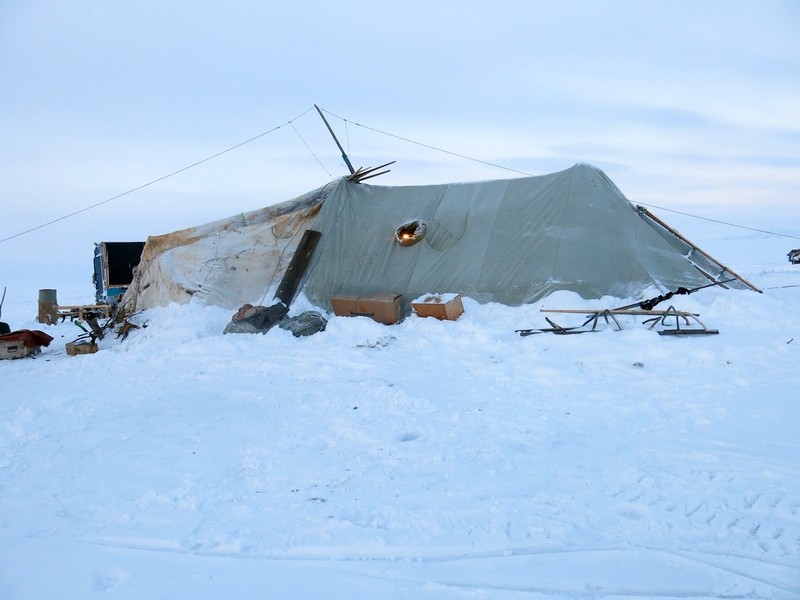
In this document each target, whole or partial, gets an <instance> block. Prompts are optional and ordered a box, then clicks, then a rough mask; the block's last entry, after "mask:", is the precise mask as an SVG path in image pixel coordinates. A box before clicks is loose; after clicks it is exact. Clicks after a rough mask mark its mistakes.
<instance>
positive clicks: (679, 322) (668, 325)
mask: <svg viewBox="0 0 800 600" xmlns="http://www.w3.org/2000/svg"><path fill="white" fill-rule="evenodd" d="M540 312H543V313H560V314H579V315H584V316H585V317H586V318H585V320H584V321H583V323H581V324H580V325H576V326H573V327H564V326H562V325H559V324H558V323H556V322H555V321H553V320H552V319H550V318H549V317H545V320H546V321H547V322H548V324H549V325H550V327H544V328H537V329H516V330H515V332H516V333H518V334H520V336H523V337H524V336H528V335H535V334H537V333H554V334H556V335H571V334H577V333H591V332H596V331H600V329H598V326H599V325H601V319H603V322H605V323H606V324H609V325H611V326H612V327H613V328H614V329H615V330H616V331H622V329H623V327H622V324H621V323H620V322H619V319H617V317H618V316H632V317H642V316H643V317H648V318H646V319H645V320H644V321H643V324H645V325H648V326H649V327H648V328H649V329H655V328H656V327H665V328H664V329H658V330H657V331H658V334H659V335H713V334H718V333H719V331H717V330H716V329H709V328H708V327H706V326H705V324H704V323H703V322H702V321H701V320H700V319H699V318H698V317H699V316H700V315H698V314H697V313H690V312H686V311H683V310H677V309H676V308H675V307H674V306H670V307H669V308H667V309H666V310H643V309H609V308H605V309H597V310H594V309H581V308H574V309H571V308H565V309H551V308H543V309H541V311H540Z"/></svg>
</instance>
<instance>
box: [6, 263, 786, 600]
mask: <svg viewBox="0 0 800 600" xmlns="http://www.w3.org/2000/svg"><path fill="white" fill-rule="evenodd" d="M758 283H760V284H761V285H763V286H764V287H765V288H767V290H766V293H765V294H763V295H760V294H756V293H753V292H747V291H725V290H721V289H709V290H704V291H703V292H702V293H698V294H696V295H692V296H690V297H683V298H681V299H680V308H682V309H685V310H691V311H694V312H699V313H701V315H702V318H703V319H704V321H705V322H707V323H708V324H709V325H710V326H713V327H715V328H718V329H719V330H720V335H718V336H704V337H693V338H691V339H687V338H665V337H660V336H658V334H657V333H655V332H653V331H649V330H647V329H646V328H645V327H642V326H641V325H636V324H635V323H633V322H627V321H626V322H625V323H624V325H625V329H624V330H623V331H620V332H616V331H611V330H608V331H603V332H600V333H596V334H587V335H581V336H554V335H538V336H532V337H527V338H522V337H520V336H519V335H517V334H516V333H514V330H515V329H519V328H521V327H535V326H538V325H543V324H544V323H543V318H542V315H541V314H540V313H539V308H541V307H548V308H566V307H587V306H592V307H595V306H600V305H603V306H604V305H606V304H608V305H610V306H616V305H619V304H620V303H622V304H624V303H625V302H624V301H622V302H621V301H620V300H619V299H604V300H602V301H592V302H588V301H584V300H581V299H580V298H578V297H577V296H576V295H574V294H571V293H566V292H564V293H559V294H555V295H552V296H550V297H548V298H547V299H546V300H545V301H544V302H543V303H540V304H537V305H530V306H523V307H517V308H510V307H506V306H502V305H499V304H489V305H480V304H478V303H476V302H474V301H472V300H471V299H469V298H464V299H463V303H464V309H465V312H464V314H463V315H462V316H461V317H460V318H459V319H458V321H438V320H435V319H422V318H417V317H413V316H412V317H409V318H407V319H406V320H405V321H404V322H403V323H401V324H399V325H396V326H390V327H387V326H383V325H380V324H377V323H375V322H373V321H371V320H369V319H367V318H340V317H335V318H331V319H330V321H329V323H328V328H327V330H326V331H325V332H323V333H320V334H317V335H314V336H311V337H306V338H296V337H294V336H293V335H292V334H291V332H289V331H284V330H281V329H278V328H275V329H273V330H271V331H270V332H269V333H268V334H267V335H223V334H222V330H223V328H224V327H225V324H226V323H227V322H228V321H229V319H230V316H231V312H230V311H229V310H225V309H219V308H209V307H202V306H199V305H195V304H189V305H185V306H177V305H171V306H168V307H164V308H159V309H154V310H151V311H148V312H147V313H145V314H144V315H142V316H141V317H142V319H143V321H145V320H146V322H147V324H148V326H147V327H146V328H143V329H139V330H134V331H132V332H131V334H130V336H129V337H128V339H127V340H125V341H124V342H123V341H119V340H114V339H106V340H103V341H102V342H101V343H100V344H101V350H100V352H98V353H97V354H94V355H87V356H78V357H68V356H66V354H65V352H64V344H65V343H66V342H68V341H71V339H73V338H74V337H75V335H76V334H77V333H80V332H79V331H77V329H76V328H75V327H74V325H71V324H70V323H69V322H67V323H64V324H59V325H58V326H53V327H47V331H48V333H50V334H51V335H53V336H54V337H55V338H56V339H55V341H54V342H53V343H52V344H51V346H50V347H49V348H46V349H44V351H43V352H42V354H41V355H39V357H38V358H36V359H24V360H17V361H0V378H2V380H3V394H2V396H3V399H2V402H0V481H1V482H2V488H3V490H4V491H3V494H2V496H0V536H1V537H2V540H3V543H2V545H0V548H2V549H1V550H0V596H2V597H7V598H34V597H35V598H46V597H64V598H85V597H95V596H98V597H99V596H102V597H110V598H193V599H197V598H219V597H223V596H224V597H276V598H280V597H306V598H311V597H319V598H322V597H324V598H349V599H353V598H377V597H380V598H398V599H399V598H409V597H422V598H476V597H477V598H547V599H553V598H641V597H658V598H774V599H790V598H797V597H798V596H800V566H799V565H800V478H798V470H797V465H798V458H799V457H800V443H798V440H797V431H796V424H797V423H798V422H800V408H798V402H797V394H796V390H797V389H800V376H799V375H798V369H797V364H798V348H800V335H798V334H799V333H800V330H799V329H798V325H799V324H800V316H798V314H797V310H796V307H797V305H798V304H797V300H798V292H797V289H798V288H796V287H784V286H788V285H796V284H797V283H798V281H797V274H796V272H789V271H787V270H784V271H782V272H778V271H772V272H769V273H767V272H763V276H761V277H759V280H758ZM31 306H32V305H31V304H14V303H10V302H7V306H6V307H4V320H7V321H9V322H12V323H13V324H14V326H15V328H22V327H28V328H41V327H42V326H40V325H38V324H36V323H34V322H33V318H32V317H33V314H34V313H33V312H31V311H30V309H31ZM307 308H310V306H308V305H306V304H305V302H304V301H302V300H301V301H300V302H299V304H298V305H297V306H296V307H295V308H294V311H293V312H296V311H301V310H305V309H307Z"/></svg>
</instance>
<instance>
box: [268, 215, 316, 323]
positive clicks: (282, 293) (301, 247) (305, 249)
mask: <svg viewBox="0 0 800 600" xmlns="http://www.w3.org/2000/svg"><path fill="white" fill-rule="evenodd" d="M321 235H322V234H321V233H320V232H319V231H315V230H313V229H306V230H305V232H303V238H302V239H301V240H300V243H299V244H298V245H297V250H295V251H294V256H292V260H291V261H290V262H289V266H288V267H287V268H286V272H285V273H284V274H283V278H282V279H281V282H280V284H279V285H278V291H277V292H275V299H276V300H280V301H281V302H282V303H283V305H284V306H286V307H287V308H288V307H289V305H291V303H292V300H294V296H295V294H296V293H297V287H298V285H299V284H300V279H301V278H302V277H303V274H304V273H305V272H306V267H308V262H309V260H311V255H312V254H313V253H314V248H316V247H317V242H318V241H319V238H320V236H321Z"/></svg>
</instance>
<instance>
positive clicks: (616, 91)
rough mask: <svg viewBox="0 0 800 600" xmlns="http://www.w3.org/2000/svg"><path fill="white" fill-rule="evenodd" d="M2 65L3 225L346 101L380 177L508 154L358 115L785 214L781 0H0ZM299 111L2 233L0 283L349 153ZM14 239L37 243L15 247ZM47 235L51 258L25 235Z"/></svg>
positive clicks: (321, 178)
mask: <svg viewBox="0 0 800 600" xmlns="http://www.w3.org/2000/svg"><path fill="white" fill-rule="evenodd" d="M0 80H1V81H2V82H3V86H2V88H3V91H2V93H0V205H2V207H3V213H4V214H3V218H2V220H0V239H2V238H6V237H9V236H12V235H15V234H17V233H18V232H20V231H24V230H26V229H28V228H31V227H35V226H37V225H40V224H41V223H44V222H46V221H49V220H51V219H54V218H57V217H60V216H62V215H65V214H68V213H70V212H73V211H76V210H80V209H81V208H84V207H86V206H89V205H92V204H95V203H98V202H102V201H103V200H106V199H107V198H110V197H112V196H115V195H117V194H120V193H122V192H125V191H126V190H129V189H131V188H134V187H136V186H139V185H141V184H143V183H146V182H148V181H151V180H153V179H156V178H158V177H160V176H162V175H164V174H167V173H170V172H172V171H175V170H177V169H180V168H182V167H184V166H186V165H188V164H191V163H193V162H195V161H197V160H200V159H203V158H205V157H207V156H210V155H212V154H214V153H216V152H218V151H220V150H223V149H225V148H227V147H230V146H232V145H234V144H236V143H238V142H241V141H243V140H245V139H248V138H250V137H252V136H254V135H257V134H259V133H262V132H264V131H267V130H269V129H271V128H273V127H274V126H277V125H280V124H283V123H286V122H287V121H289V120H290V119H293V118H294V117H296V116H298V115H300V114H302V113H304V112H305V111H307V110H308V109H309V108H311V107H312V105H313V104H314V103H317V104H319V105H320V106H321V107H323V108H324V109H326V110H329V111H331V112H332V113H334V114H336V115H339V116H341V117H345V118H346V119H348V120H349V121H351V122H350V123H348V124H347V125H345V123H344V122H343V121H341V120H339V119H337V118H336V117H333V116H329V118H330V120H331V125H332V126H333V127H334V129H336V131H337V133H338V134H339V136H340V138H341V140H342V142H343V143H344V144H346V145H347V147H348V149H349V154H350V157H351V159H352V162H353V163H354V164H355V165H356V166H359V165H364V166H370V165H377V164H380V163H383V162H387V161H389V160H397V161H398V162H397V164H396V165H394V166H393V171H392V173H391V174H389V175H386V176H384V177H382V178H380V179H377V180H374V181H375V183H382V184H386V185H391V184H404V183H438V182H444V181H452V180H476V179H490V178H504V177H509V176H514V174H513V173H510V172H507V171H502V170H498V169H493V168H490V167H488V166H486V165H482V164H479V163H474V162H469V161H465V160H462V159H459V158H456V157H454V156H451V155H446V154H441V153H437V152H434V151H432V150H429V149H426V148H423V147H420V146H416V145H413V144H409V143H407V142H403V141H401V140H398V139H396V138H392V137H388V136H384V135H381V134H378V133H376V132H374V131H371V130H369V129H365V128H362V127H358V126H356V125H355V123H361V124H364V125H368V126H370V127H373V128H377V129H380V130H383V131H387V132H391V133H393V134H396V135H399V136H403V137H406V138H410V139H413V140H417V141H420V142H423V143H426V144H430V145H433V146H436V147H439V148H445V149H447V150H450V151H453V152H456V153H459V154H463V155H467V156H470V157H475V158H478V159H481V160H484V161H488V162H491V163H498V164H502V165H505V166H508V167H510V168H514V169H518V170H521V171H525V172H528V173H531V174H542V173H547V172H552V171H556V170H560V169H563V168H567V167H569V166H571V165H572V164H574V163H575V162H589V163H592V164H595V165H597V166H599V167H601V168H602V169H604V170H605V171H606V173H607V174H608V175H609V176H610V177H611V179H612V180H614V181H615V182H616V183H617V185H618V186H619V187H620V188H621V189H622V191H623V192H624V193H625V194H626V195H627V196H628V198H629V199H631V200H632V201H634V202H645V203H652V204H656V205H660V206H666V207H670V208H674V209H677V210H683V211H690V212H696V213H699V214H701V215H706V216H714V217H716V218H723V219H726V218H727V219H731V220H737V219H742V218H747V219H748V220H751V221H752V220H753V219H756V218H757V220H758V221H759V223H758V224H759V225H761V226H775V227H777V226H782V227H784V228H786V229H787V230H789V231H794V232H795V233H796V232H797V230H798V228H800V2H796V1H758V2H756V1H751V2H741V1H739V2H737V1H716V2H686V1H678V2H669V3H666V2H655V1H654V2H647V1H639V2H632V1H630V2H625V1H607V2H585V1H571V2H570V1H567V2H547V3H545V2H528V1H523V0H519V1H508V0H499V1H495V2H471V1H459V2H455V1H445V2H430V1H426V2H421V1H417V0H413V1H410V2H408V1H406V2H402V3H400V2H392V3H386V2H380V1H371V2H364V1H361V0H357V1H354V2H347V3H332V2H324V3H323V2H298V1H294V2H276V1H269V0H268V1H236V0H232V1H229V2H225V3H221V2H220V3H212V2H196V1H192V2H188V1H176V2H164V1H143V2H98V1H85V0H75V1H72V2H55V1H50V2H42V1H37V0H1V1H0ZM293 125H294V128H293V127H291V126H285V127H282V128H281V129H279V130H278V131H276V132H275V133H272V134H270V135H267V136H264V137H263V138H261V139H259V140H258V141H255V142H253V143H251V144H248V145H246V146H244V147H242V148H240V149H238V150H236V151H233V152H231V153H228V154H226V155H224V156H223V157H220V158H218V159H215V160H213V161H210V162H208V163H205V164H203V165H201V166H199V167H197V168H194V169H191V170H189V171H186V172H184V173H181V174H180V175H177V176H175V177H172V178H170V179H168V180H166V181H163V182H161V183H158V184H156V185H153V186H151V187H148V188H146V189H144V190H141V191H139V192H136V193H133V194H130V195H127V196H124V197H123V198H120V199H118V200H115V201H113V202H110V203H107V204H104V205H103V206H101V207H99V208H97V209H94V210H91V211H88V212H86V213H82V214H81V215H78V216H76V217H73V218H71V219H66V220H63V221H59V222H58V223H56V224H54V225H51V226H49V227H46V228H44V229H40V230H37V231H36V232H33V233H30V234H28V235H25V236H22V237H20V238H15V239H14V240H13V241H8V242H5V243H0V284H2V283H3V280H4V279H9V278H13V276H14V272H15V270H19V269H20V268H21V265H22V266H25V265H27V266H25V268H26V269H28V270H32V271H33V272H34V273H35V274H36V275H38V276H41V278H42V279H43V281H42V282H41V286H42V287H47V286H48V285H52V284H48V283H47V281H49V280H52V279H56V278H58V277H63V276H65V275H64V274H69V273H80V274H83V273H84V272H88V271H90V269H91V266H90V264H89V260H90V257H91V252H92V243H93V242H94V241H99V240H103V239H105V240H127V239H144V238H145V237H146V236H147V235H148V234H157V233H164V232H167V231H172V230H175V229H178V228H182V227H186V226H190V225H194V224H198V223H202V222H205V221H209V220H213V219H216V218H220V217H223V216H227V215H229V214H232V213H234V212H237V211H242V210H249V209H253V208H256V207H259V206H263V205H266V204H271V203H274V202H278V201H281V200H285V199H288V198H290V197H293V196H296V195H298V194H300V193H302V192H304V191H307V190H309V189H312V188H314V187H317V186H319V185H322V184H324V183H325V182H327V181H328V180H329V179H330V178H331V176H339V175H341V174H344V173H345V172H346V171H345V167H344V165H343V164H342V161H341V159H340V157H339V156H338V152H337V150H336V147H335V145H334V144H333V142H332V140H331V139H330V137H329V136H328V133H327V130H325V128H324V125H323V124H322V122H321V121H320V119H319V117H318V116H317V115H316V113H315V112H314V111H311V112H308V113H306V114H304V115H303V116H302V117H301V118H300V119H297V121H295V122H294V123H293ZM301 136H302V141H301V139H300V137H301ZM304 142H305V143H304ZM306 144H307V145H308V146H309V147H310V149H311V151H313V153H314V155H316V156H314V155H312V153H311V152H310V151H309V149H308V148H307V147H306ZM320 162H321V163H322V166H321V165H320V164H319V163H320ZM756 209H757V210H756ZM754 215H755V216H754ZM662 216H664V217H665V218H666V219H667V220H669V219H670V216H669V214H663V215H662ZM20 245H24V246H26V247H27V248H29V249H33V250H30V254H29V255H28V256H25V257H23V258H21V257H20V254H19V246H20ZM53 245H57V247H58V248H59V252H58V255H57V257H56V258H53V259H48V260H47V261H45V260H41V259H39V258H38V256H35V255H36V252H34V250H35V249H41V248H45V247H49V246H53ZM23 261H24V262H23ZM6 273H7V274H8V275H6Z"/></svg>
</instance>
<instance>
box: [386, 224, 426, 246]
mask: <svg viewBox="0 0 800 600" xmlns="http://www.w3.org/2000/svg"><path fill="white" fill-rule="evenodd" d="M427 230H428V225H427V224H426V223H425V221H422V220H420V219H414V220H413V221H408V222H407V223H403V224H402V225H400V226H399V227H398V228H397V229H395V230H394V239H396V240H397V242H398V243H399V244H400V245H401V246H413V245H414V244H416V243H417V242H418V241H420V240H421V239H422V238H424V237H425V232H426V231H427Z"/></svg>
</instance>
